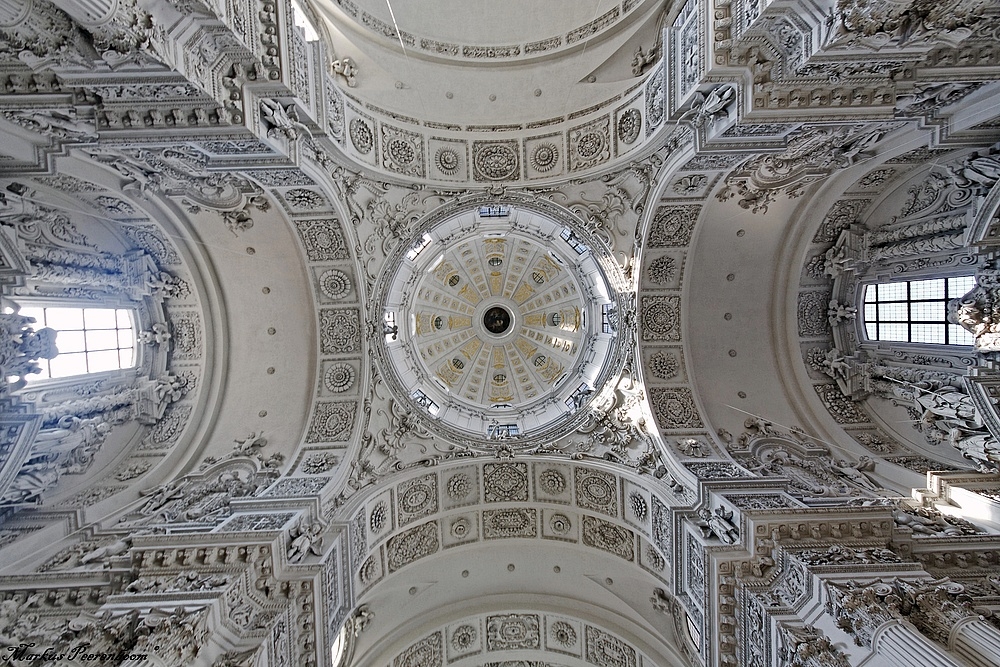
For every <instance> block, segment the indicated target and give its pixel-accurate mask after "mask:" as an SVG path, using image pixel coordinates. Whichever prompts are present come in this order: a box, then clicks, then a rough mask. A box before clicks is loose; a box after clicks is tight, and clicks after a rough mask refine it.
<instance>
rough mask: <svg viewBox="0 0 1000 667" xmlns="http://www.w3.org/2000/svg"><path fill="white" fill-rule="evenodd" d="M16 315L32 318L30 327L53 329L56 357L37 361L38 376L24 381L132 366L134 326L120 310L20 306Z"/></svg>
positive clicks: (128, 316)
mask: <svg viewBox="0 0 1000 667" xmlns="http://www.w3.org/2000/svg"><path fill="white" fill-rule="evenodd" d="M19 314H21V315H24V316H27V317H33V318H35V324H34V325H33V326H34V328H35V329H36V330H37V329H41V328H42V327H49V328H50V329H55V330H56V331H57V332H58V333H57V335H56V348H57V349H58V350H59V354H58V356H56V357H55V358H53V359H39V360H38V365H39V366H40V367H41V371H42V372H41V373H38V374H35V373H33V374H31V375H30V376H28V377H27V378H26V379H27V380H29V381H31V380H33V379H34V380H37V379H50V378H64V377H70V376H73V375H82V374H84V373H100V372H103V371H115V370H119V369H121V368H131V367H132V366H134V365H135V362H136V355H135V343H136V334H135V325H134V324H133V318H132V312H131V311H130V310H127V309H124V308H70V307H64V306H42V305H38V304H28V305H23V306H21V309H20V311H19Z"/></svg>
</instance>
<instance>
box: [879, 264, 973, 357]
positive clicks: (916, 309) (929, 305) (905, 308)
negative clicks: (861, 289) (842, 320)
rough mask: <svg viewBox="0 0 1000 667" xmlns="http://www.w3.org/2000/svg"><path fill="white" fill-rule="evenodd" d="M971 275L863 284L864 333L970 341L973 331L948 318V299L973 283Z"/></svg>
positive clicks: (888, 338)
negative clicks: (970, 331)
mask: <svg viewBox="0 0 1000 667" xmlns="http://www.w3.org/2000/svg"><path fill="white" fill-rule="evenodd" d="M975 283H976V281H975V278H974V277H973V276H953V277H949V278H932V279H929V280H908V281H901V282H891V283H875V284H869V285H866V286H865V296H864V308H865V311H864V325H865V335H866V336H867V338H868V340H872V341H895V342H904V343H932V344H938V345H972V344H973V340H974V339H973V335H972V334H971V333H969V332H968V331H966V330H965V329H964V328H962V327H961V326H959V325H957V324H953V323H951V322H949V321H948V302H949V301H951V300H952V299H956V298H958V297H960V296H962V295H964V294H966V293H967V292H968V291H969V290H971V289H972V288H973V287H975Z"/></svg>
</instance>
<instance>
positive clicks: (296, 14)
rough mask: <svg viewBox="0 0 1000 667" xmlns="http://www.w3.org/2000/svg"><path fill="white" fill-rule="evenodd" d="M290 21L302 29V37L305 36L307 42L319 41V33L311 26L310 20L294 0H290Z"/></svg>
mask: <svg viewBox="0 0 1000 667" xmlns="http://www.w3.org/2000/svg"><path fill="white" fill-rule="evenodd" d="M292 21H294V23H295V27H296V28H301V29H302V33H303V37H305V38H306V41H307V42H317V41H319V33H317V32H316V28H314V27H313V24H312V21H310V20H309V17H308V16H307V15H306V13H305V10H303V9H302V5H300V4H299V3H298V2H296V1H295V0H292Z"/></svg>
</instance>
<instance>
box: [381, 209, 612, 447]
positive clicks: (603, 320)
mask: <svg viewBox="0 0 1000 667" xmlns="http://www.w3.org/2000/svg"><path fill="white" fill-rule="evenodd" d="M418 229H419V230H420V231H418V232H417V234H416V235H415V236H414V237H413V238H412V239H411V240H410V241H409V242H408V243H406V244H401V245H400V246H399V247H398V248H397V251H396V253H395V255H396V257H395V258H394V260H393V261H390V262H388V264H387V265H388V266H389V267H391V269H390V271H389V272H388V273H387V275H386V276H385V277H384V280H383V282H382V284H381V299H380V301H379V312H380V313H381V317H382V321H383V330H384V333H385V335H384V336H383V337H382V338H381V340H380V343H381V345H380V350H379V352H380V357H381V359H382V362H383V363H384V364H385V365H386V366H387V368H386V370H387V371H388V373H387V374H386V375H388V376H389V377H391V378H392V379H393V382H392V385H393V387H394V389H395V391H396V393H397V394H398V395H399V396H400V397H401V398H402V399H403V400H405V401H408V402H409V403H411V404H412V405H413V407H414V408H415V410H416V412H417V413H418V414H421V415H423V416H424V417H425V418H427V419H430V420H431V422H432V423H433V427H434V428H435V430H438V431H443V432H444V433H445V434H447V435H449V436H450V437H452V438H453V439H457V440H460V441H462V442H468V441H470V440H472V441H476V442H479V443H480V444H481V445H483V444H485V445H487V446H490V445H489V444H488V443H490V442H492V446H495V445H496V442H495V441H498V440H504V441H507V442H508V443H514V442H518V443H524V444H523V446H527V445H528V444H529V443H535V442H536V441H537V440H538V439H539V438H542V437H544V436H545V435H546V434H550V433H552V432H553V430H554V429H557V428H562V427H565V426H566V425H567V424H568V423H570V422H573V421H574V417H575V416H576V415H578V414H580V411H581V408H584V407H586V406H587V405H588V404H589V403H590V402H591V400H592V399H593V398H594V397H595V396H596V394H597V393H598V392H599V390H600V389H601V388H602V387H603V386H604V384H605V383H606V381H607V380H608V378H609V377H610V376H611V375H612V374H613V373H614V371H615V370H620V361H619V358H620V350H619V341H618V337H617V336H616V333H617V329H618V325H617V320H618V313H619V296H618V292H617V290H615V289H614V288H613V287H612V284H613V281H612V279H611V278H610V277H609V272H612V275H613V270H614V268H613V264H612V263H611V261H610V258H609V257H607V256H605V255H604V254H603V253H602V252H601V250H600V247H601V246H600V244H598V243H595V242H594V240H593V239H591V238H590V236H589V234H588V233H587V232H586V231H585V230H583V229H581V228H580V227H579V226H578V225H577V224H575V223H574V222H573V220H572V217H571V216H570V215H569V214H567V213H565V212H562V211H559V210H558V209H557V208H556V207H540V206H538V204H537V202H536V203H535V204H531V205H529V204H527V203H503V204H495V203H489V204H482V205H477V204H476V203H469V204H465V205H463V206H456V207H451V208H448V209H447V210H443V211H441V212H438V213H436V214H432V215H431V216H429V217H428V219H427V220H426V221H425V223H424V224H423V225H421V226H418ZM609 270H610V271H609ZM619 280H621V278H620V276H619ZM508 446H510V445H509V444H508Z"/></svg>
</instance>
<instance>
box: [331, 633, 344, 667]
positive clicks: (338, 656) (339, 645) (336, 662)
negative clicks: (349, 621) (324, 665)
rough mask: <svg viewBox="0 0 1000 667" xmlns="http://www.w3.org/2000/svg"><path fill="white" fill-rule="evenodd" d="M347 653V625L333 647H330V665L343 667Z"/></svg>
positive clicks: (338, 635) (338, 634)
mask: <svg viewBox="0 0 1000 667" xmlns="http://www.w3.org/2000/svg"><path fill="white" fill-rule="evenodd" d="M346 653H347V625H345V626H344V627H342V628H341V629H340V632H338V633H337V638H336V639H334V640H333V646H331V647H330V664H331V665H333V667H341V665H342V664H343V662H344V657H345V655H346Z"/></svg>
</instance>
